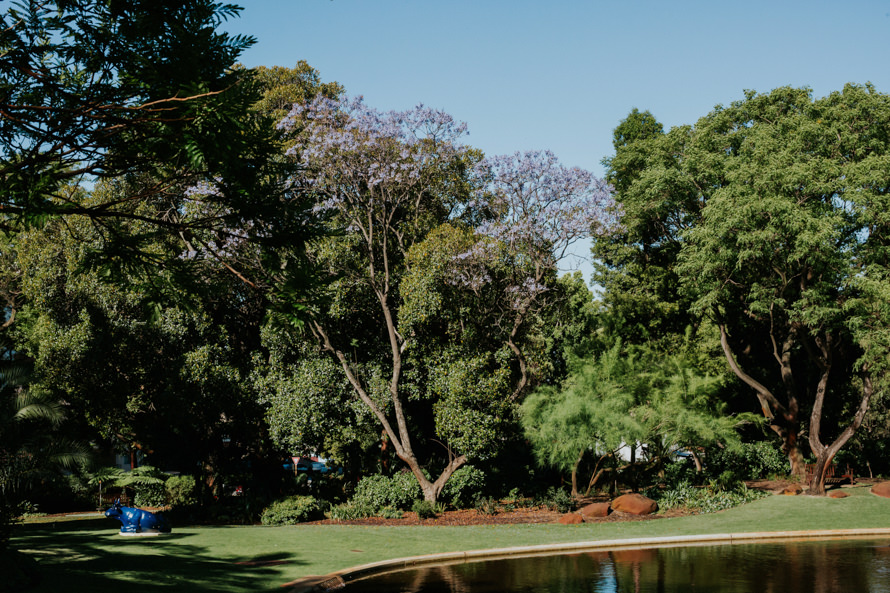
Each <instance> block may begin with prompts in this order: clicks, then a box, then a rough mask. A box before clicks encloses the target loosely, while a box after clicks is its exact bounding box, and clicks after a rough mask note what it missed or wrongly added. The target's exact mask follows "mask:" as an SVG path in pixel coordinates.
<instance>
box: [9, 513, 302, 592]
mask: <svg viewBox="0 0 890 593" xmlns="http://www.w3.org/2000/svg"><path fill="white" fill-rule="evenodd" d="M79 523H84V522H79ZM104 526H105V527H107V526H108V524H107V523H106V524H105V525H104ZM71 527H72V529H65V528H61V529H59V528H56V529H53V528H48V529H27V530H24V531H21V532H19V533H18V535H16V536H15V537H14V539H13V542H12V547H13V548H14V549H17V550H19V551H21V552H22V553H24V554H27V555H28V556H31V557H32V558H35V559H36V560H37V561H38V563H39V566H40V583H39V584H38V586H37V587H36V588H34V589H30V590H29V592H35V593H37V592H41V591H53V592H57V591H66V592H81V591H83V592H87V591H89V592H94V593H104V592H106V591H107V592H114V593H120V592H121V591H127V590H128V589H129V590H130V591H133V592H134V593H142V592H149V593H151V592H153V591H158V592H159V591H165V592H166V591H189V592H202V591H207V592H209V591H214V592H216V591H222V592H225V591H232V592H235V591H262V590H264V589H266V590H270V589H272V588H275V587H277V586H278V585H280V584H281V582H283V580H284V577H283V569H282V568H279V565H282V564H287V565H298V564H305V563H304V562H299V561H298V560H297V559H296V558H294V554H292V553H289V552H280V553H278V552H277V553H274V554H264V555H262V556H247V557H244V556H241V557H235V556H232V555H224V556H211V555H210V554H209V551H208V549H207V548H205V547H203V546H198V545H194V544H188V543H185V542H184V541H183V540H185V539H188V538H189V537H190V535H189V534H177V533H176V532H175V531H174V533H171V534H169V535H162V536H159V537H146V538H138V537H133V538H124V537H121V536H119V535H118V534H117V533H116V532H114V531H111V532H109V531H107V530H102V531H97V530H96V527H95V526H93V527H92V529H89V530H87V529H85V528H84V526H83V525H72V526H71ZM204 529H212V528H204ZM0 589H2V587H0Z"/></svg>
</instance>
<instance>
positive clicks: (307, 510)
mask: <svg viewBox="0 0 890 593" xmlns="http://www.w3.org/2000/svg"><path fill="white" fill-rule="evenodd" d="M324 506H325V505H324V503H323V502H320V501H318V500H316V499H315V497H313V496H290V497H288V498H285V499H283V500H278V501H275V502H273V503H272V504H270V505H269V506H267V507H266V508H265V509H264V510H263V514H262V515H261V517H260V522H261V523H262V524H263V525H296V524H297V523H302V522H304V521H312V520H314V519H320V518H321V517H323V516H324Z"/></svg>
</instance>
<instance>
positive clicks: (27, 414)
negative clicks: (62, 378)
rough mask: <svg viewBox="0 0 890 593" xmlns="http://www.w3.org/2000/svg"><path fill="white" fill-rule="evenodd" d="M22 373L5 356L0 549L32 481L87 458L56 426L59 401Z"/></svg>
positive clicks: (1, 371)
mask: <svg viewBox="0 0 890 593" xmlns="http://www.w3.org/2000/svg"><path fill="white" fill-rule="evenodd" d="M5 356H8V353H7V354H5ZM26 379H27V369H26V368H25V367H24V366H23V365H21V364H18V363H10V362H9V361H7V362H6V364H5V365H3V367H2V368H0V550H3V549H5V548H6V545H7V543H8V541H9V530H10V528H11V525H12V523H13V521H14V520H15V518H16V517H18V516H19V514H20V513H21V512H22V510H23V508H22V505H23V504H24V503H26V502H27V501H28V499H29V497H30V496H31V494H32V493H33V492H34V490H35V489H36V488H37V487H38V485H39V484H40V483H41V482H42V481H44V480H55V479H58V478H59V477H60V476H59V470H60V469H61V468H62V467H67V468H71V469H74V468H76V467H77V466H78V465H81V464H84V463H86V462H87V461H88V456H87V454H86V452H85V449H84V447H82V446H81V445H79V444H78V443H77V442H76V441H73V440H71V439H69V438H68V437H67V436H66V435H65V434H64V433H62V432H61V428H62V422H63V421H64V419H65V414H64V407H63V405H62V403H61V402H60V401H58V400H57V399H55V398H54V397H52V396H51V395H50V394H49V393H47V392H45V391H41V390H37V389H32V388H28V387H27V386H26V385H25V381H26Z"/></svg>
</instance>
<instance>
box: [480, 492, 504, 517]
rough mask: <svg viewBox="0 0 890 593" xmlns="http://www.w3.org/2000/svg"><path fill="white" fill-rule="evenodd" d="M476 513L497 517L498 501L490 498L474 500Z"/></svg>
mask: <svg viewBox="0 0 890 593" xmlns="http://www.w3.org/2000/svg"><path fill="white" fill-rule="evenodd" d="M475 507H476V512H477V513H479V514H480V515H497V514H498V511H499V510H500V504H498V501H497V500H496V499H494V498H492V497H490V496H485V497H480V498H478V499H476V504H475Z"/></svg>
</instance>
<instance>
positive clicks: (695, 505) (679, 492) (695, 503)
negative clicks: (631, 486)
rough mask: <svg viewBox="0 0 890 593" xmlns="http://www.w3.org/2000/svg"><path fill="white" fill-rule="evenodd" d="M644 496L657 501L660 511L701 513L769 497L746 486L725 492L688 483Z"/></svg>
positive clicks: (653, 491) (650, 491)
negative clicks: (681, 509) (682, 510)
mask: <svg viewBox="0 0 890 593" xmlns="http://www.w3.org/2000/svg"><path fill="white" fill-rule="evenodd" d="M644 494H645V495H646V496H648V497H650V498H652V499H654V500H655V501H657V502H658V507H659V509H660V510H663V511H664V510H668V509H675V508H686V509H688V510H691V511H696V512H699V513H713V512H716V511H722V510H724V509H729V508H732V507H737V506H739V505H742V504H745V503H746V502H751V501H753V500H757V499H758V498H763V497H764V496H768V494H767V493H766V492H761V491H759V490H749V489H748V488H747V487H746V486H745V485H744V484H739V485H738V486H737V487H736V488H734V489H732V490H725V489H722V488H719V487H717V486H715V485H712V486H707V487H696V486H693V485H691V484H689V483H688V482H681V483H680V484H678V485H677V486H676V487H675V488H672V489H670V490H663V491H658V490H656V489H652V490H648V491H646V492H645V493H644Z"/></svg>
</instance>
